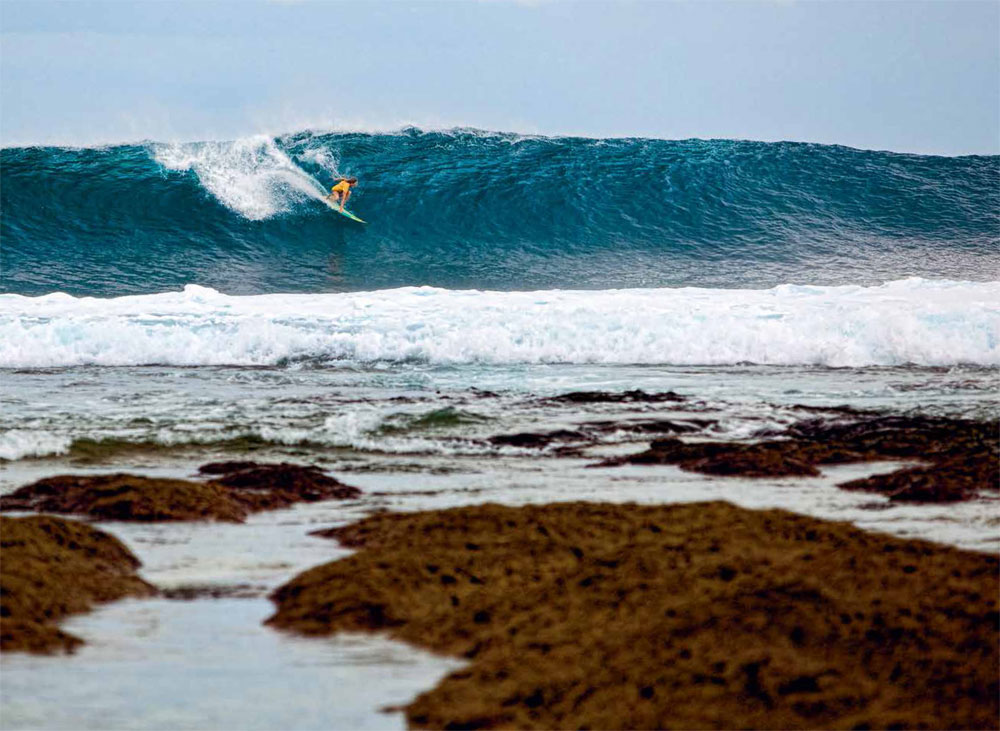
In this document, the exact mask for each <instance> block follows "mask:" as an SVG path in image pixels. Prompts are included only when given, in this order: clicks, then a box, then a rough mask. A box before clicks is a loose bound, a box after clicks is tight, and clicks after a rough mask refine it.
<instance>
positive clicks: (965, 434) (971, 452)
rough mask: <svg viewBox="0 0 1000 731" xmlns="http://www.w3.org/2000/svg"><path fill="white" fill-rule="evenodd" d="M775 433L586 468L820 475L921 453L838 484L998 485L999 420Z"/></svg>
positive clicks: (933, 491) (836, 425)
mask: <svg viewBox="0 0 1000 731" xmlns="http://www.w3.org/2000/svg"><path fill="white" fill-rule="evenodd" d="M845 416H849V420H845V419H844V417H845ZM781 436H783V437H784V438H782V439H775V440H771V441H759V442H754V443H738V442H684V441H682V440H680V439H676V438H675V439H662V440H657V441H654V442H652V443H651V444H650V447H649V449H647V450H646V451H645V452H640V453H638V454H632V455H625V456H620V457H614V458H611V459H606V460H604V461H602V462H599V463H597V464H595V465H592V466H594V467H614V466H617V465H622V464H675V465H677V466H679V467H680V468H681V469H684V470H689V471H692V472H702V473H704V474H710V475H740V476H744V477H780V476H795V475H798V476H810V475H818V474H819V469H818V467H819V466H820V465H824V464H843V463H849V462H870V461H877V460H886V459H920V460H923V461H929V462H931V464H930V465H927V466H922V467H916V468H908V469H903V470H899V471H897V472H894V473H892V474H891V475H878V476H875V477H871V478H867V479H865V480H854V481H852V482H849V483H845V484H843V485H840V487H843V488H845V489H848V490H870V491H873V492H881V493H884V494H887V495H889V497H890V499H892V500H895V501H899V502H954V501H957V500H966V499H969V498H972V497H975V496H976V495H977V494H978V492H979V491H980V490H1000V426H998V425H997V424H995V423H987V422H977V421H971V420H965V419H946V418H938V417H921V416H885V415H872V414H867V413H864V412H850V413H848V412H843V413H841V414H838V417H837V418H836V419H834V420H832V421H831V420H829V419H823V418H816V419H807V420H805V421H802V422H799V423H798V424H795V425H793V426H791V427H789V428H788V429H787V430H785V431H784V432H782V433H781Z"/></svg>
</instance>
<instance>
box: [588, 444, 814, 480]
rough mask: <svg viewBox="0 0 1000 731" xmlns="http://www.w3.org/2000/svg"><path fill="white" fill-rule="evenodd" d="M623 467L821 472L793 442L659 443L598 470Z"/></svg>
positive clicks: (777, 473) (767, 474) (710, 472)
mask: <svg viewBox="0 0 1000 731" xmlns="http://www.w3.org/2000/svg"><path fill="white" fill-rule="evenodd" d="M621 464H675V465H677V466H678V467H680V468H681V469H683V470H689V471H691V472H702V473H704V474H708V475H742V476H745V477H785V476H815V475H818V474H819V470H818V469H816V467H815V466H814V465H812V464H811V460H810V459H809V458H808V456H807V455H804V454H802V453H801V450H799V449H798V448H797V447H796V446H795V445H793V444H791V443H789V442H764V443H760V444H727V443H725V442H683V441H681V440H680V439H658V440H656V441H654V442H653V443H652V444H651V445H650V448H649V449H648V450H646V451H645V452H641V453H639V454H633V455H625V456H622V457H613V458H611V459H607V460H604V461H603V462H600V463H598V464H596V465H594V466H595V467H612V466H616V465H621Z"/></svg>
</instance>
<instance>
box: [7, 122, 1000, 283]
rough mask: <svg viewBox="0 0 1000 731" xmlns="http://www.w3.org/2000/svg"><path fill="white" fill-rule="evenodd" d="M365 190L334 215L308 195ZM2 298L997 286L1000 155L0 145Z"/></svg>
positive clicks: (457, 141)
mask: <svg viewBox="0 0 1000 731" xmlns="http://www.w3.org/2000/svg"><path fill="white" fill-rule="evenodd" d="M339 174H345V175H346V174H350V175H356V176H357V177H358V178H359V179H360V181H361V183H360V185H359V186H358V188H357V189H356V193H355V196H354V198H352V201H351V208H352V209H353V210H355V211H356V212H357V213H358V214H359V215H360V216H361V217H362V218H365V219H366V220H368V221H370V223H369V224H368V225H367V226H360V225H358V224H355V223H352V222H350V221H347V220H346V219H342V218H341V217H339V216H336V215H335V214H333V213H332V212H331V211H329V210H328V209H327V208H326V207H325V206H324V205H323V204H322V203H320V202H319V200H318V198H319V197H320V196H321V195H322V194H323V192H324V186H328V185H329V184H330V182H331V180H332V179H333V178H334V176H336V175H339ZM0 204H2V211H3V215H2V217H0V237H2V242H3V245H2V247H0V267H2V274H0V288H2V289H3V291H6V292H13V293H19V294H25V295H38V294H45V293H48V292H52V291H54V290H59V291H65V292H68V293H70V294H73V295H91V296H100V297H109V296H119V295H125V294H145V293H150V292H158V291H164V290H169V289H180V288H181V287H183V286H184V285H186V284H190V283H196V284H199V285H202V286H207V287H212V288H214V289H217V290H220V291H224V292H227V293H230V294H262V293H271V292H330V291H359V290H370V289H378V288H389V287H399V286H406V285H413V284H427V285H433V286H438V287H445V288H452V289H457V288H480V289H496V290H526V289H546V288H565V289H572V288H576V289H602V288H615V287H644V288H650V287H676V286H692V285H693V286H702V287H726V288H731V287H744V288H753V287H755V288H766V287H772V286H775V285H777V284H780V283H783V282H793V281H795V282H808V283H813V284H847V283H854V284H875V283H878V282H881V281H884V280H887V279H899V278H904V277H909V276H925V277H944V278H951V279H961V280H978V279H994V278H997V274H998V271H1000V246H998V238H1000V237H998V231H1000V157H996V156H991V157H982V156H972V157H959V158H945V157H928V156H919V155H904V154H895V153H887V152H871V151H862V150H855V149H850V148H844V147H838V146H828V145H813V144H801V143H761V142H734V141H699V140H688V141H664V140H649V139H609V140H591V139H581V138H544V137H523V136H518V135H510V134H499V133H485V132H478V131H474V130H453V131H450V132H422V131H419V130H415V129H408V130H403V131H401V132H399V133H395V134H362V133H355V134H343V133H337V134H333V133H330V134H319V133H314V132H303V133H298V134H291V135H286V136H282V137H277V138H273V137H263V136H262V137H252V138H246V139H241V140H237V141H234V142H206V143H191V144H175V145H166V144H154V143H150V144H147V145H129V146H119V147H107V148H93V149H67V148H38V147H36V148H8V149H4V150H3V151H2V165H0Z"/></svg>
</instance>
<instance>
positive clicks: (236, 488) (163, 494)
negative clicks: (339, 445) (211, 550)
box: [0, 462, 361, 522]
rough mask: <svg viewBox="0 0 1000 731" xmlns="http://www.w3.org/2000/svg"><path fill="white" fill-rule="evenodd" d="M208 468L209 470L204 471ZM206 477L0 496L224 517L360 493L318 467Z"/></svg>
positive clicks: (217, 467)
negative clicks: (202, 480) (206, 478)
mask: <svg viewBox="0 0 1000 731" xmlns="http://www.w3.org/2000/svg"><path fill="white" fill-rule="evenodd" d="M205 468H207V469H205ZM202 471H206V472H209V473H210V474H217V475H219V476H218V477H216V478H214V479H212V480H209V481H205V482H201V481H195V480H176V479H165V478H153V477H142V476H139V475H129V474H120V473H119V474H112V475H59V476H56V477H49V478H46V479H43V480H38V481H37V482H33V483H31V484H30V485H25V486H24V487H21V488H19V489H18V490H16V491H15V492H13V493H11V494H10V495H6V496H3V497H0V510H32V511H37V512H52V513H76V514H82V515H88V516H91V517H94V518H102V519H105V520H135V521H166V520H221V521H229V522H242V521H243V520H245V519H246V516H247V515H248V514H250V513H254V512H258V511H261V510H274V509H277V508H284V507H287V506H289V505H292V504H294V503H297V502H315V501H318V500H345V499H349V498H355V497H357V496H358V495H360V494H361V491H360V490H359V489H358V488H356V487H351V486H350V485H345V484H344V483H342V482H340V481H339V480H337V479H335V478H333V477H329V476H328V475H325V474H324V473H323V472H322V471H321V470H320V469H318V468H316V467H312V466H307V467H303V466H299V465H293V464H287V463H282V464H258V463H255V462H234V463H212V464H209V465H205V466H204V467H203V469H202Z"/></svg>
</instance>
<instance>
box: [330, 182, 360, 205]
mask: <svg viewBox="0 0 1000 731" xmlns="http://www.w3.org/2000/svg"><path fill="white" fill-rule="evenodd" d="M357 184H358V179H357V178H341V179H340V180H338V181H337V184H336V185H334V186H333V187H332V188H330V195H328V196H327V198H328V199H329V200H330V201H332V202H334V203H337V202H339V203H340V210H344V206H345V205H346V204H347V199H348V198H350V197H351V188H353V187H354V186H355V185H357Z"/></svg>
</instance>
